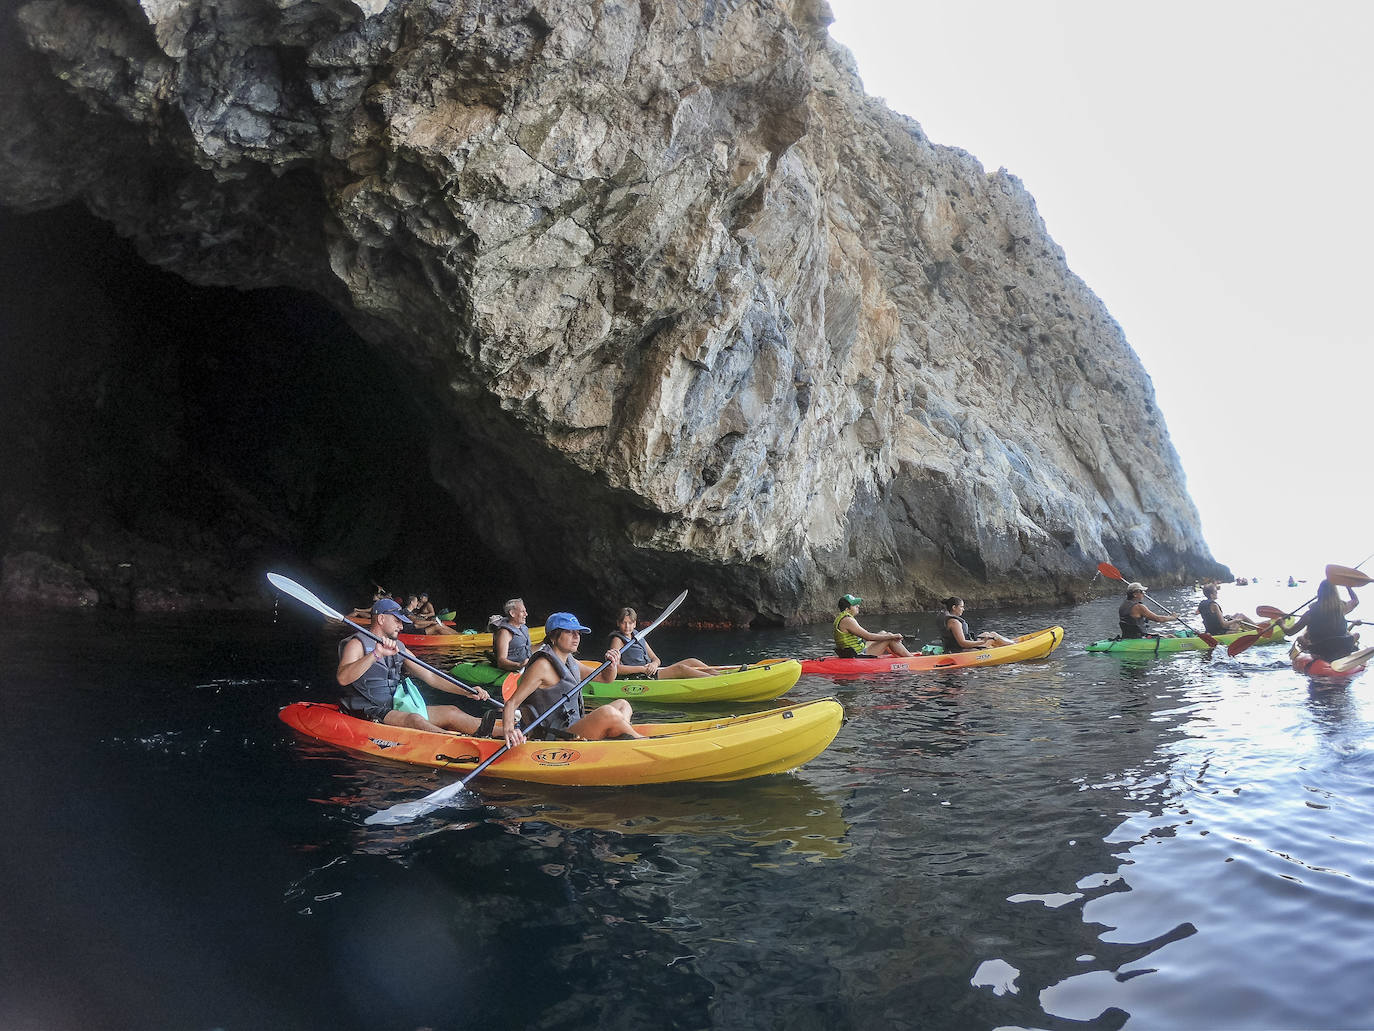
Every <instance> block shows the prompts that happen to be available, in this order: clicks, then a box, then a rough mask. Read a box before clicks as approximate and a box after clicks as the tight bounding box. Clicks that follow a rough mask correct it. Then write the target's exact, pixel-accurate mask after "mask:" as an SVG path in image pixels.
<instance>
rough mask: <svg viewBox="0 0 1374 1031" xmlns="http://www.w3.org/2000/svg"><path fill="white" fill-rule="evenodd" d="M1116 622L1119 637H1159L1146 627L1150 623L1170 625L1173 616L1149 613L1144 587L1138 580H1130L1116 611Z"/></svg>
mask: <svg viewBox="0 0 1374 1031" xmlns="http://www.w3.org/2000/svg"><path fill="white" fill-rule="evenodd" d="M1116 618H1117V622H1118V623H1119V624H1120V626H1121V636H1122V637H1123V638H1131V637H1159V636H1160V635H1159V634H1155V633H1151V632H1150V628H1149V626H1148V625H1147V624H1148V623H1150V622H1155V623H1172V622H1173V621H1174V617H1173V616H1161V615H1160V614H1159V613H1158V612H1151V611H1150V610H1149V608H1147V607H1146V605H1145V585H1144V584H1143V583H1141V582H1140V581H1139V580H1132V581H1131V582H1130V583H1128V584H1127V585H1126V600H1125V601H1123V602H1122V603H1121V606H1120V608H1118V609H1117V610H1116Z"/></svg>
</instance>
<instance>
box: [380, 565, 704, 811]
mask: <svg viewBox="0 0 1374 1031" xmlns="http://www.w3.org/2000/svg"><path fill="white" fill-rule="evenodd" d="M686 597H687V592H686V591H683V592H682V593H681V594H679V595H678V596H677V597H676V598H674V599H673V600H672V601H671V602H669V603H668V607H667V608H665V609H664V610H663V611H662V612H660V613H659V615H658V618H657V619H656V620H654V621H653V622H652V623H650V624H649V625H648V626H647V627H645V628H644V629H643V630H632V631H630V640H629V641H627V642H626V644H629V643H631V642H633V641H642V640H643V639H644V638H646V637H648V636H649V634H650V633H652V632H653V630H654V629H655V628H656V627H657V626H658V625H659V624H660V623H662V622H663V621H664V620H665V619H667V618H668V617H669V616H670V615H672V613H673V612H674V611H675V610H676V609H677V607H678V606H679V605H681V604H682V602H683V600H684V599H685V598H686ZM609 665H610V661H609V660H606V661H603V662H602V663H601V665H599V666H597V667H596V669H594V670H592V671H591V672H590V673H588V674H587V675H586V676H585V677H583V678H582V679H581V680H579V681H578V682H577V683H576V684H575V685H574V686H573V687H571V688H569V689H568V691H567V692H566V693H565V694H564V695H563V697H562V698H560V699H558V701H557V702H555V703H554V704H553V705H550V706H549V707H548V708H547V709H545V710H544V711H543V712H542V713H540V714H539V715H538V716H536V717H535V718H534V719H533V720H531V721H530V723H529V726H527V727H525V728H524V729H525V733H527V734H528V733H529V732H530V731H531V730H533V729H534V728H535V727H537V726H539V724H541V723H543V722H544V720H546V719H547V718H548V717H549V716H551V715H553V713H554V712H556V711H557V710H558V709H559V708H561V707H562V705H563V703H564V702H566V701H567V700H568V699H569V698H572V697H573V696H574V695H575V694H577V693H578V692H579V691H581V690H582V689H583V688H584V687H586V686H587V685H588V684H589V683H591V682H592V681H593V680H595V679H596V678H597V676H598V675H599V674H600V673H601V671H602V670H603V669H605V668H606V667H607V666H609ZM508 751H510V745H507V744H502V745H501V747H500V748H498V749H497V750H496V751H494V752H492V753H491V755H489V756H487V757H486V758H485V759H483V760H482V761H481V762H480V763H478V764H477V765H476V766H475V767H473V769H472V772H470V773H469V774H468V775H467V776H466V777H464V778H463V779H462V780H459V781H455V782H454V783H452V784H447V785H445V786H444V787H442V788H440V789H439V790H438V791H431V792H430V793H429V794H428V795H426V796H425V797H424V798H421V799H417V800H416V801H413V802H398V803H397V804H396V805H393V806H391V807H390V808H388V809H383V810H381V811H379V812H375V813H373V814H372V815H371V816H369V817H368V818H367V819H366V820H364V821H363V822H364V823H371V824H378V823H381V824H387V825H394V824H398V823H409V822H410V821H411V820H414V819H416V818H417V817H420V816H423V815H424V814H425V813H428V812H432V811H433V810H435V809H439V808H441V807H443V806H444V805H445V804H447V803H448V801H449V799H451V798H455V797H456V796H458V795H459V794H461V793H462V792H463V791H465V790H466V789H467V785H468V781H470V780H472V778H474V777H476V776H477V775H478V774H479V773H481V772H482V771H483V770H485V769H486V768H487V767H488V766H490V765H491V764H492V763H494V762H495V761H496V760H497V759H499V758H501V756H503V755H505V754H506V753H507V752H508Z"/></svg>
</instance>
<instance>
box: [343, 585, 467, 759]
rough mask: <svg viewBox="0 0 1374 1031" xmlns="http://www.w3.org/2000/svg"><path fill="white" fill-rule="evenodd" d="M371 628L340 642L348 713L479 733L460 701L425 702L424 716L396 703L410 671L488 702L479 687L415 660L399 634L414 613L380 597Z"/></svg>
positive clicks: (434, 684) (437, 686)
mask: <svg viewBox="0 0 1374 1031" xmlns="http://www.w3.org/2000/svg"><path fill="white" fill-rule="evenodd" d="M371 614H372V632H373V633H374V634H376V635H377V636H378V637H380V638H381V639H382V640H381V641H374V640H373V639H372V638H371V637H368V636H367V635H365V634H361V633H358V634H353V635H352V636H351V637H346V638H344V639H343V640H342V641H340V642H339V668H338V672H337V673H336V674H335V675H336V678H337V679H338V682H339V686H340V687H342V688H343V689H344V690H343V696H342V697H341V698H340V700H339V708H340V709H342V710H343V711H344V712H345V713H347V714H348V715H350V716H356V717H358V718H359V719H364V720H371V721H372V722H374V723H386V724H390V725H392V726H398V727H412V728H414V729H415V730H428V731H431V732H441V733H442V732H443V731H449V732H451V733H455V734H473V733H476V731H477V729H478V727H479V726H480V725H481V721H480V720H478V718H477V717H476V716H472V715H469V714H468V713H466V712H464V711H463V710H462V709H460V708H459V707H458V706H456V705H427V706H424V708H425V709H426V712H425V715H423V716H421V715H420V714H418V713H416V712H409V711H405V710H402V709H398V708H396V707H395V699H396V689H397V688H398V687H400V686H401V681H402V680H403V679H404V678H405V677H407V676H409V677H414V678H415V679H416V680H419V681H422V682H423V683H425V684H427V685H429V686H430V687H432V688H435V689H436V690H439V691H447V692H448V693H450V694H461V695H463V696H464V697H470V698H477V699H478V700H479V701H484V700H485V699H487V698H489V697H490V695H488V694H487V692H486V691H484V690H482V689H481V688H480V687H477V688H473V689H472V690H465V689H464V688H461V687H459V686H458V685H456V684H453V683H450V682H449V681H447V680H445V679H443V678H442V677H440V676H438V675H437V674H434V673H431V672H430V671H429V670H427V669H425V668H424V667H423V666H420V665H417V664H416V663H415V662H413V661H411V660H413V659H414V657H415V656H414V655H412V654H411V653H410V651H409V650H407V648H406V646H405V645H403V644H402V643H401V642H400V641H398V640H397V639H396V635H397V634H399V633H400V632H401V630H402V628H404V627H405V626H406V624H408V623H409V622H410V618H409V617H408V616H407V615H406V614H405V612H404V611H403V610H402V609H401V606H400V605H398V604H397V603H396V602H395V601H393V600H392V599H390V598H382V599H380V600H379V601H377V602H376V603H375V604H374V605H373V606H372V610H371Z"/></svg>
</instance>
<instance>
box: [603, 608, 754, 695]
mask: <svg viewBox="0 0 1374 1031" xmlns="http://www.w3.org/2000/svg"><path fill="white" fill-rule="evenodd" d="M615 619H616V629H614V630H612V631H611V647H612V648H617V649H619V651H620V673H619V674H617V675H618V676H619V677H620V678H621V679H623V680H636V679H639V680H688V679H692V678H695V677H710V676H714V675H716V674H717V673H721V672H723V670H722V668H721V667H718V666H710V665H707V664H706V663H704V662H702V661H701V660H700V659H678V660H677V662H674V663H671V664H669V665H667V666H665V665H663V660H662V659H660V658H659V657H658V656H657V655H656V654H654V650H653V649H652V648H650V647H649V642H648V641H641V640H639V639H638V638H636V637H634V635H633V631H634V628H635V627H636V626H638V625H639V614H638V613H637V612H635V610H634V609H632V608H629V607H626V608H623V609H621V610H620V611H619V612H618V613H616V617H615ZM729 668H730V669H734V668H736V667H734V666H731V667H729Z"/></svg>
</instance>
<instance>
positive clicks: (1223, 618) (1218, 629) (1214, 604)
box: [1197, 584, 1259, 634]
mask: <svg viewBox="0 0 1374 1031" xmlns="http://www.w3.org/2000/svg"><path fill="white" fill-rule="evenodd" d="M1219 591H1220V585H1218V584H1208V585H1207V586H1205V587H1204V588H1203V589H1202V600H1201V601H1200V602H1198V603H1197V614H1198V615H1199V616H1201V617H1202V628H1203V629H1204V630H1206V631H1207V632H1208V633H1209V634H1233V633H1235V632H1236V631H1238V630H1254V629H1257V628H1258V627H1259V624H1258V623H1256V622H1254V621H1253V620H1252V619H1250V617H1249V616H1247V615H1246V614H1245V613H1243V612H1233V613H1231V614H1230V615H1229V616H1228V615H1227V614H1226V613H1224V612H1222V611H1221V602H1219V601H1217V594H1218V593H1219Z"/></svg>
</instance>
